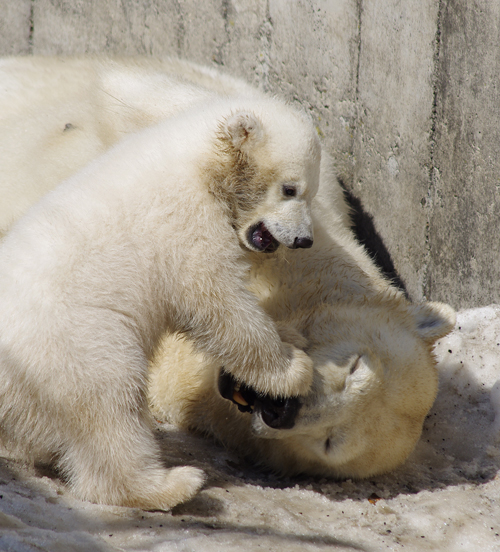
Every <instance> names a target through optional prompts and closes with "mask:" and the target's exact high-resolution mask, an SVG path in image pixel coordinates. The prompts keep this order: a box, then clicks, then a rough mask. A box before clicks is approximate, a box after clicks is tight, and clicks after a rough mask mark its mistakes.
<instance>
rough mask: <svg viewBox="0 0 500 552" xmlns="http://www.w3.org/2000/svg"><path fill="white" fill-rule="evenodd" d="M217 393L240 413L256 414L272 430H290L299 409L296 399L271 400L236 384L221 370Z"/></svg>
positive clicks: (249, 388) (242, 384) (246, 386)
mask: <svg viewBox="0 0 500 552" xmlns="http://www.w3.org/2000/svg"><path fill="white" fill-rule="evenodd" d="M218 383H219V393H220V394H221V396H222V397H224V398H225V399H228V400H230V401H232V402H233V403H234V404H235V405H236V406H237V407H238V410H239V411H240V412H250V413H253V412H258V413H259V414H260V416H261V418H262V421H263V422H264V423H265V424H266V425H268V426H269V427H272V428H273V429H291V428H292V427H293V426H294V425H295V418H296V417H297V413H298V411H299V409H300V406H301V405H300V401H299V399H298V398H297V397H288V398H278V399H273V398H271V397H270V396H269V395H262V394H260V393H257V392H256V391H255V390H254V389H252V388H251V387H249V386H248V385H246V384H244V383H238V382H237V381H236V380H235V379H234V378H233V376H231V374H228V373H226V372H224V370H223V369H221V371H220V374H219V382H218Z"/></svg>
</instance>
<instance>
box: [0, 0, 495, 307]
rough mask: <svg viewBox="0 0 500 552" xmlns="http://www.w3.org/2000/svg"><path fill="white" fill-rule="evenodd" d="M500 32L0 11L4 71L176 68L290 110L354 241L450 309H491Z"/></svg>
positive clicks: (314, 3) (57, 3)
mask: <svg viewBox="0 0 500 552" xmlns="http://www.w3.org/2000/svg"><path fill="white" fill-rule="evenodd" d="M499 29H500V4H498V2H491V1H488V0H473V1H469V0H418V1H417V0H408V1H406V2H401V0H297V1H294V2H290V1H288V0H207V1H206V2H200V1H196V0H116V1H115V0H113V1H111V0H107V1H103V0H101V1H98V0H85V1H84V0H16V1H15V2H14V1H13V0H0V54H1V55H10V54H29V53H36V54H84V53H108V54H124V55H133V54H142V55H154V56H161V55H178V56H181V57H185V58H187V59H191V60H193V61H197V62H200V63H204V64H208V65H216V66H220V67H222V68H223V69H226V70H227V71H228V72H230V73H232V74H235V75H237V76H241V77H244V78H246V79H247V80H249V81H250V82H253V83H254V84H256V85H257V86H260V87H261V88H263V89H264V90H268V91H271V92H276V93H279V94H282V95H284V96H285V97H287V98H289V99H290V100H292V101H297V102H300V103H301V104H302V105H304V106H305V107H306V109H308V110H309V111H310V113H311V115H312V117H313V119H314V121H315V123H316V125H317V129H318V133H319V134H320V135H321V136H322V138H323V141H324V144H325V147H326V149H327V150H328V151H329V152H330V153H331V154H332V155H333V156H334V158H335V160H336V164H337V169H338V172H339V176H340V178H341V180H342V182H343V183H344V184H345V186H346V188H347V190H348V191H349V193H350V197H351V198H352V200H353V203H354V205H355V206H356V207H357V218H356V220H357V223H358V234H359V236H360V238H361V239H362V240H363V241H365V242H366V244H367V246H369V247H370V248H371V249H372V250H373V251H374V254H376V255H377V258H378V259H379V261H380V263H381V264H382V265H383V266H384V269H385V270H386V272H387V273H388V274H391V275H393V274H396V273H398V274H399V276H400V277H401V278H402V281H403V282H404V283H405V285H406V288H407V290H408V293H409V294H410V296H411V297H412V298H414V299H415V300H420V299H423V298H427V299H434V300H444V301H447V302H449V303H451V304H452V305H453V306H454V307H456V308H460V307H462V308H463V307H470V306H479V305H486V304H490V303H492V302H500V286H498V285H497V280H498V274H499V272H500V260H499V256H498V251H499V250H500V232H499V231H498V228H499V226H500V193H499V190H500V178H499V177H498V174H499V172H500V171H499V169H500V166H499V164H500V157H499V155H498V150H499V149H500V140H499V138H500V137H499V130H498V129H499V128H500V125H499V123H500V120H499V118H500V114H499V105H500V103H499V102H500V97H499V94H500V90H499V87H500V79H499V76H500V48H499V39H500V37H499ZM0 85H1V83H0Z"/></svg>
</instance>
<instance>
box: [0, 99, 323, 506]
mask: <svg viewBox="0 0 500 552" xmlns="http://www.w3.org/2000/svg"><path fill="white" fill-rule="evenodd" d="M320 154H321V152H320V147H319V143H318V140H317V137H316V133H315V131H314V129H313V127H312V125H311V124H310V122H309V121H307V120H306V118H305V117H304V116H303V115H302V114H300V113H299V112H296V111H295V110H292V109H291V108H289V107H287V106H286V105H284V104H283V103H282V102H279V101H275V100H272V99H267V100H263V99H260V100H259V101H253V100H251V99H241V98H234V99H221V98H215V99H213V100H210V101H206V102H204V103H203V105H201V106H199V107H196V108H193V109H191V110H189V112H187V113H184V114H181V115H179V116H175V117H171V118H169V119H167V120H165V121H164V122H162V123H160V124H159V125H158V126H155V127H151V128H149V129H146V130H144V131H142V132H140V133H138V134H135V135H132V136H130V137H129V138H128V139H126V140H125V141H124V142H122V143H120V144H119V145H118V146H116V147H115V148H113V149H111V150H110V151H109V152H107V153H106V154H105V155H103V156H102V157H101V158H99V159H98V160H96V161H95V162H93V163H92V164H90V165H89V166H88V167H86V168H85V169H84V170H82V171H81V172H79V173H78V174H77V175H76V176H74V177H72V178H71V179H69V180H68V181H66V182H64V183H63V184H62V185H60V186H59V187H58V188H57V189H56V190H54V191H52V192H51V193H49V194H47V195H46V196H45V197H44V198H43V199H42V200H41V201H40V202H39V203H38V204H36V205H35V206H34V207H33V208H32V209H31V210H29V211H28V213H27V214H26V215H25V216H24V217H23V218H21V220H20V221H19V222H17V223H16V224H15V225H14V226H13V227H12V228H11V230H10V232H9V234H8V235H7V237H6V238H5V239H4V241H3V243H2V244H1V246H0V266H2V270H1V272H0V312H1V313H2V316H1V317H0V420H1V425H2V437H3V438H4V439H5V440H6V441H7V442H8V443H9V444H10V445H12V446H13V447H15V448H17V449H19V450H22V451H29V452H30V454H31V455H33V456H34V457H35V458H36V457H47V456H49V455H53V456H54V459H55V462H56V464H57V466H58V467H59V469H60V470H61V471H62V473H63V474H64V475H65V477H66V478H67V479H68V481H69V483H70V485H71V487H72V488H73V490H74V492H75V493H76V494H77V495H78V496H79V497H81V498H83V499H87V500H90V501H94V502H98V503H110V504H119V505H128V506H138V507H142V508H146V509H168V508H171V507H172V506H174V505H175V504H177V503H179V502H180V501H183V500H186V499H187V498H189V497H190V496H192V494H193V493H194V492H196V491H197V490H198V488H199V487H200V485H201V483H202V481H203V477H202V474H201V473H200V472H199V470H197V469H194V468H177V469H174V470H171V471H170V472H169V471H168V470H166V469H164V468H163V467H162V464H161V461H160V458H159V450H158V447H157V444H156V442H155V440H154V438H153V435H152V432H151V429H150V428H149V426H148V408H147V402H146V394H147V371H148V358H150V357H151V356H152V354H153V352H154V351H155V349H156V346H157V344H158V341H159V339H160V337H161V336H162V335H163V334H164V333H165V332H166V333H171V332H180V333H182V334H184V335H186V336H188V337H189V338H190V339H192V340H193V342H194V343H195V344H196V346H197V347H198V348H199V349H200V350H203V351H204V352H205V353H207V354H209V355H211V356H213V357H215V358H217V359H218V360H219V362H220V363H221V364H222V365H224V367H225V370H226V371H227V372H229V373H231V374H233V375H234V376H235V377H236V378H237V379H238V380H241V381H243V382H245V383H247V384H249V385H251V386H252V387H254V388H256V389H258V390H259V391H261V392H263V393H271V394H272V395H273V396H279V395H282V396H288V395H298V394H302V393H305V392H307V390H308V389H309V387H310V384H311V381H312V362H311V361H310V359H309V358H308V357H307V355H306V354H305V353H304V352H303V351H301V350H299V349H296V348H295V347H294V346H293V345H290V344H287V343H283V342H282V341H281V339H280V337H279V335H278V332H277V330H276V327H275V325H274V323H273V321H272V320H271V319H270V318H269V317H268V316H267V315H266V314H265V313H264V311H263V310H262V309H261V307H260V306H259V305H258V303H257V300H256V298H255V297H254V296H253V295H252V294H251V293H250V292H249V291H248V290H247V289H246V287H245V279H246V274H247V271H248V263H247V261H246V260H245V258H244V251H245V249H246V250H247V251H250V250H251V251H255V252H259V254H262V252H268V251H274V250H275V249H276V248H277V247H278V245H279V244H284V245H285V246H287V247H290V248H298V247H310V246H311V244H312V239H313V234H312V224H311V215H310V205H311V202H312V199H313V197H314V195H315V193H316V190H317V187H318V178H319V163H320Z"/></svg>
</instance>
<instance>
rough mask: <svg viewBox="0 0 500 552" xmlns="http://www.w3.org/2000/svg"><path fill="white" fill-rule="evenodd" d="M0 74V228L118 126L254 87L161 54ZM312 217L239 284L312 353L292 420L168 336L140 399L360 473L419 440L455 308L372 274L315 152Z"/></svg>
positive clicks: (312, 468)
mask: <svg viewBox="0 0 500 552" xmlns="http://www.w3.org/2000/svg"><path fill="white" fill-rule="evenodd" d="M0 81H1V82H2V83H3V85H2V87H1V88H0V129H1V131H0V147H1V148H2V149H4V150H5V151H7V152H8V153H9V155H6V156H4V157H2V158H1V159H0V167H1V168H2V170H1V171H0V174H2V175H3V180H0V193H1V194H2V197H3V198H9V201H6V202H3V203H0V234H1V232H2V230H3V231H6V230H7V228H8V226H9V224H10V223H11V222H12V221H14V220H15V219H16V218H18V217H19V216H20V214H21V213H22V212H23V211H24V210H25V209H26V208H27V207H28V206H29V205H30V204H31V203H32V202H34V201H35V199H36V198H37V197H41V196H42V195H43V194H44V193H45V192H46V191H47V190H48V189H52V188H53V187H55V186H56V185H57V183H58V182H60V180H61V179H62V178H63V177H66V176H69V175H71V174H73V173H74V172H76V170H77V169H79V168H80V167H82V166H83V165H84V164H85V163H87V162H88V161H90V160H91V159H93V158H94V157H97V156H98V155H99V154H101V153H103V152H104V151H106V150H107V149H108V148H109V146H110V145H111V144H112V143H114V142H115V141H117V140H118V139H119V137H120V136H122V135H123V134H126V133H131V132H135V131H137V130H138V129H140V128H143V127H145V126H148V125H150V124H152V123H154V122H156V121H158V120H159V119H161V118H164V117H168V116H171V115H173V114H175V113H178V112H179V111H182V110H185V109H188V108H192V107H193V106H194V105H196V104H198V103H199V102H204V101H206V100H207V98H209V97H213V96H217V95H220V94H222V95H225V96H232V97H234V96H241V95H244V96H248V97H252V98H262V97H264V96H263V95H262V94H261V93H260V92H259V91H256V90H254V89H253V88H251V87H249V86H248V85H247V84H246V83H243V82H241V81H239V80H236V79H232V78H230V77H228V76H225V75H223V74H220V73H218V72H216V71H214V70H212V69H207V68H205V67H198V66H196V65H193V64H191V63H189V62H186V61H178V60H172V59H166V60H162V61H159V60H151V59H147V58H139V59H137V60H109V59H94V60H89V59H60V58H42V59H40V58H20V59H19V58H12V59H7V60H3V61H0ZM34 83H36V87H35V86H33V84H34ZM67 125H68V126H67ZM66 127H67V128H66ZM0 178H2V177H0ZM312 213H313V219H314V227H315V242H314V247H313V248H311V249H307V250H300V251H296V252H293V254H291V255H289V254H288V252H287V251H286V250H281V249H280V250H278V252H277V253H274V254H269V255H265V256H263V255H259V254H254V253H249V254H248V260H249V262H250V263H251V267H252V270H251V280H250V289H251V290H252V291H253V292H254V293H255V295H257V296H258V297H259V298H260V302H261V305H262V306H263V308H264V309H265V310H266V311H267V312H268V313H269V314H270V315H271V317H272V318H273V319H275V320H276V321H282V322H283V323H284V327H281V328H280V333H281V334H282V337H283V338H284V339H285V340H288V341H291V342H294V343H295V345H297V346H301V345H305V344H306V341H307V342H308V343H307V349H306V350H307V352H308V354H310V355H311V357H312V358H313V359H314V382H313V388H312V391H311V393H309V394H308V395H307V396H306V397H305V398H303V399H302V400H301V406H300V409H299V410H298V411H296V412H294V413H292V414H294V416H295V417H294V419H293V422H294V426H293V427H291V428H290V429H286V430H279V431H277V430H275V429H273V428H271V427H269V426H268V425H267V424H266V423H265V421H263V415H262V410H260V411H259V409H262V408H266V409H267V410H271V412H268V414H270V415H273V414H275V413H277V412H278V408H277V406H276V404H275V403H272V402H267V403H266V402H264V403H262V401H261V404H260V405H259V404H258V405H257V406H255V405H254V409H255V410H256V412H255V413H254V414H253V415H252V416H250V415H249V414H247V413H240V412H238V409H237V407H236V406H235V405H234V404H232V403H231V402H229V401H227V400H225V399H222V398H221V396H220V394H219V392H218V389H217V380H218V376H219V369H220V362H218V361H217V360H214V359H211V358H210V357H208V356H207V355H203V354H200V353H197V352H196V351H195V350H194V349H193V347H192V345H191V344H190V343H189V342H188V341H186V340H185V339H182V340H179V339H178V338H177V337H175V336H170V337H167V338H166V339H165V340H164V342H163V343H162V347H161V348H160V349H159V350H158V351H157V353H156V355H155V362H154V363H153V368H152V371H151V384H150V399H151V401H152V407H153V409H154V411H155V415H156V416H158V417H160V418H162V417H163V418H166V419H169V420H171V421H175V422H177V423H179V424H180V425H182V426H184V427H186V428H189V429H195V430H198V431H202V432H204V433H208V434H210V435H215V436H216V437H217V438H218V439H220V440H221V441H223V442H224V443H225V444H226V445H228V446H230V447H232V448H236V449H237V450H238V451H239V452H241V453H242V454H244V455H250V456H252V457H253V458H254V459H255V460H257V461H259V462H261V463H262V464H265V465H268V466H270V467H272V468H273V469H275V470H277V471H281V472H288V473H297V472H306V473H323V474H326V475H333V476H345V477H367V476H370V475H372V474H374V473H380V472H382V471H387V470H389V469H392V468H393V467H395V466H397V465H398V464H400V463H401V462H403V461H404V459H405V458H406V457H407V455H408V454H409V452H410V451H411V450H412V448H413V446H414V445H415V443H416V441H417V440H418V437H419V435H420V431H421V426H422V421H423V419H424V417H425V415H426V413H427V411H428V409H429V408H430V406H431V404H432V402H433V400H434V396H435V393H436V387H437V376H436V369H435V362H434V358H433V355H432V346H433V343H434V342H435V340H436V339H438V338H439V336H441V335H444V334H446V333H447V332H448V331H450V330H451V328H452V326H453V324H454V313H453V311H452V309H451V308H449V307H447V306H445V305H440V304H437V303H429V304H424V305H421V306H414V305H411V304H410V303H409V302H408V301H407V300H406V299H405V298H404V297H403V295H402V294H401V293H399V292H397V291H395V290H394V288H392V287H391V286H390V285H389V283H388V282H387V281H386V280H385V279H384V278H382V277H381V276H380V274H379V271H378V270H377V268H376V267H375V265H374V263H373V262H372V261H371V259H369V257H368V256H367V255H366V253H365V252H364V250H363V248H362V247H360V246H359V244H358V243H357V242H356V240H355V239H354V237H353V235H352V232H351V231H350V230H349V227H348V226H349V220H348V215H347V209H346V207H345V204H344V202H343V196H342V191H341V189H340V187H339V186H338V183H337V181H336V178H335V175H334V172H333V171H332V168H331V163H330V161H329V159H328V157H327V156H326V155H325V154H324V153H323V155H322V158H321V176H320V188H319V192H318V194H317V195H316V197H315V198H314V200H313V203H312ZM294 327H295V328H296V330H294V329H293V328H294ZM298 332H301V334H302V335H299V333H298ZM285 334H288V337H286V335H285ZM304 336H306V337H304ZM306 338H307V339H306ZM351 372H352V373H351ZM248 398H249V400H253V399H251V397H248ZM240 406H241V405H240ZM264 417H265V418H266V419H268V417H267V416H266V413H264ZM268 421H269V419H268Z"/></svg>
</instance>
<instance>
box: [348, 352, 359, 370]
mask: <svg viewBox="0 0 500 552" xmlns="http://www.w3.org/2000/svg"><path fill="white" fill-rule="evenodd" d="M360 360H361V355H360V356H358V358H356V360H355V361H354V364H353V365H352V366H351V369H350V370H349V374H354V372H355V371H356V370H357V368H358V366H359V361H360Z"/></svg>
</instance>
